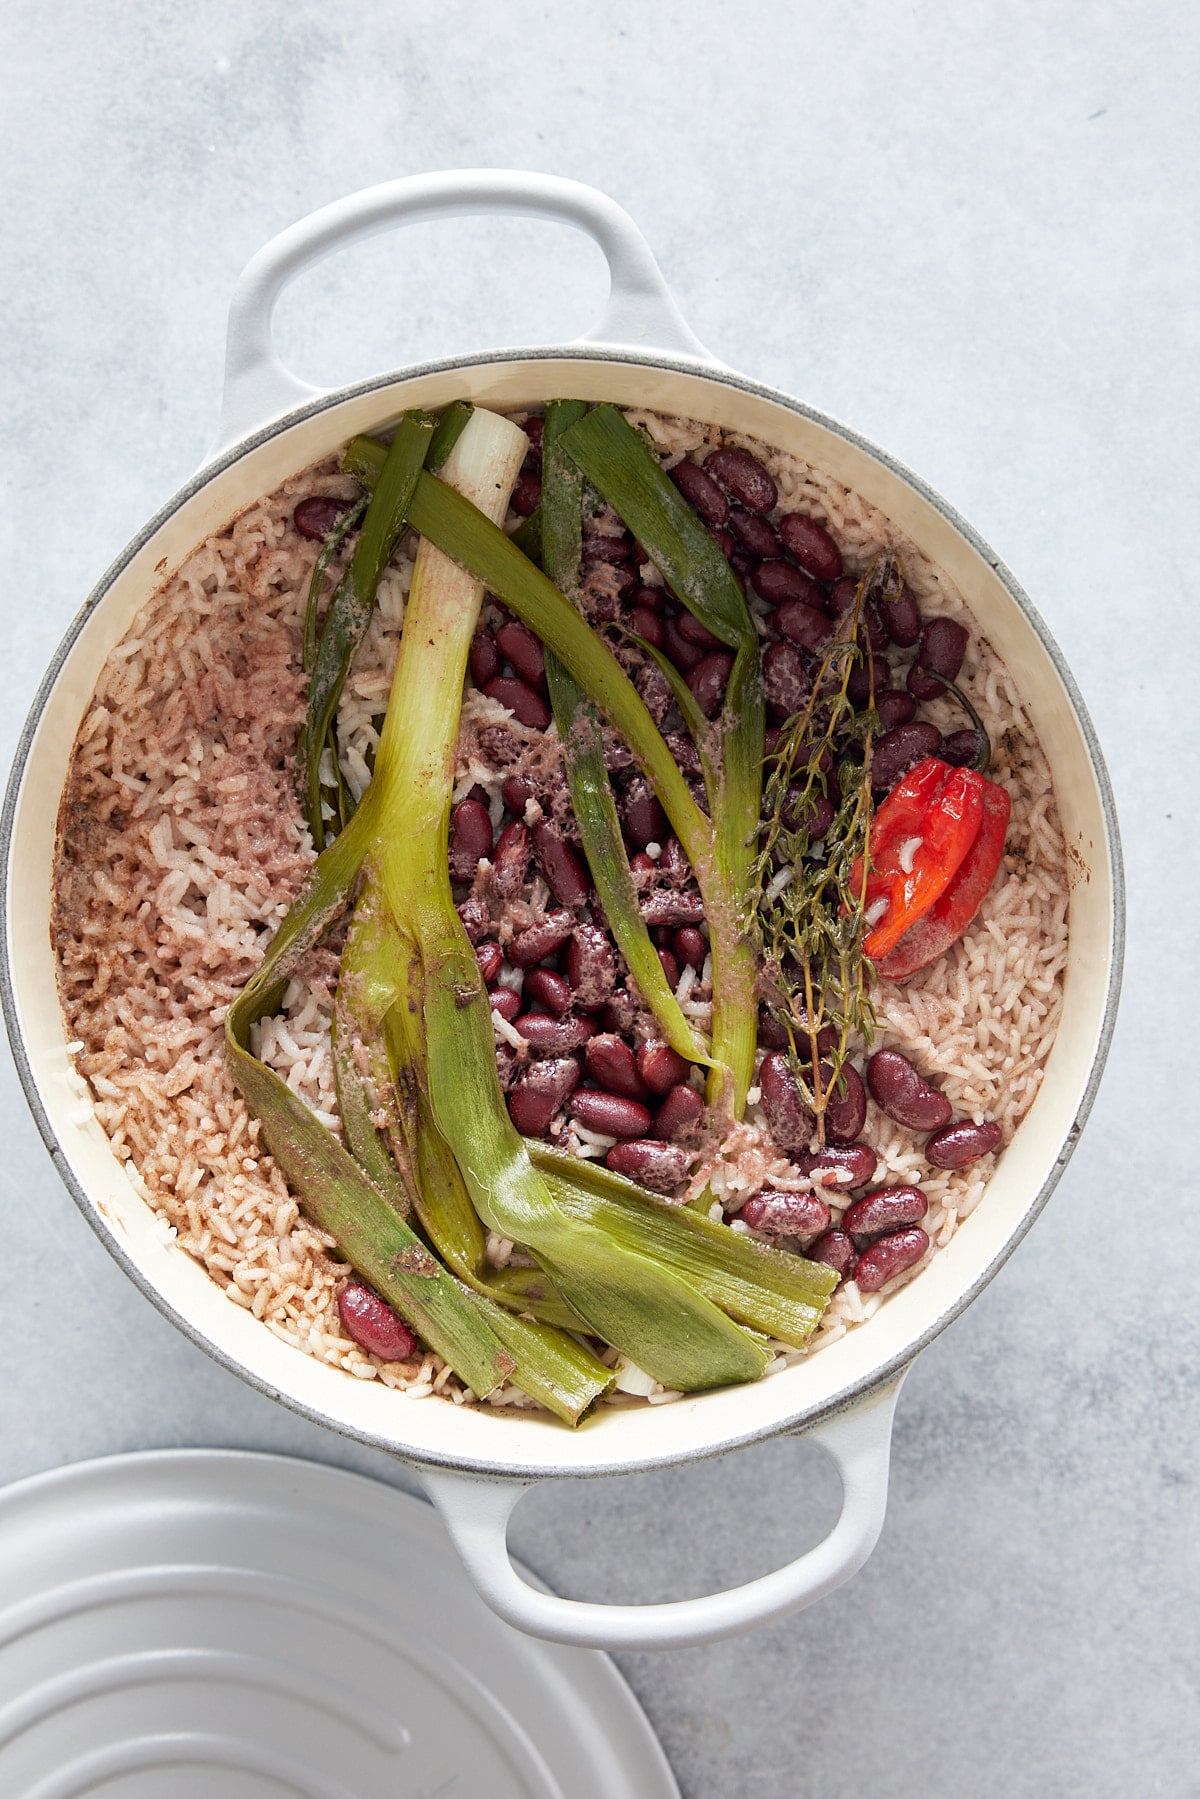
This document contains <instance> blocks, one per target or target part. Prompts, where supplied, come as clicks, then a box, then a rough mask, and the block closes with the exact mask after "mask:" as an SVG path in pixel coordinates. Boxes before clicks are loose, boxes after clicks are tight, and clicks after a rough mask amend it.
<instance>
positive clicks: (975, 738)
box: [938, 725, 981, 768]
mask: <svg viewBox="0 0 1200 1799" xmlns="http://www.w3.org/2000/svg"><path fill="white" fill-rule="evenodd" d="M980 748H981V745H980V741H979V732H978V731H977V730H976V729H975V727H974V725H968V727H967V728H966V730H964V731H951V733H950V735H949V736H948V737H943V738H942V747H941V749H940V750H939V751H938V755H939V756H940V757H941V758H942V761H943V762H949V763H950V765H951V766H952V767H953V768H969V767H970V766H971V764H972V763H974V762H977V761H978V760H979V751H980Z"/></svg>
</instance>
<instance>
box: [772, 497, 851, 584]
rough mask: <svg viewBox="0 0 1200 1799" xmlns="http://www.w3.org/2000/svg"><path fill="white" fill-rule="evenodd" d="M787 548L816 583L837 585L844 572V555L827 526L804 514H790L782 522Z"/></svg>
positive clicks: (782, 534) (782, 533)
mask: <svg viewBox="0 0 1200 1799" xmlns="http://www.w3.org/2000/svg"><path fill="white" fill-rule="evenodd" d="M779 535H780V537H782V539H783V542H784V546H785V548H786V549H787V550H788V551H789V552H790V554H791V555H793V556H794V557H795V558H796V561H797V562H798V563H799V564H800V566H801V568H803V569H807V571H808V573H809V574H810V575H811V576H812V577H813V579H814V580H815V581H836V580H837V578H838V576H839V575H840V574H841V572H842V552H841V551H840V550H839V549H838V547H837V545H836V543H834V541H833V538H832V537H831V536H830V535H829V533H828V531H827V530H826V529H825V527H824V525H819V524H818V523H817V521H816V519H815V518H805V516H804V514H803V513H802V512H787V513H785V514H784V516H783V517H782V518H781V519H780V521H779Z"/></svg>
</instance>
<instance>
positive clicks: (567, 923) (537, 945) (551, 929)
mask: <svg viewBox="0 0 1200 1799" xmlns="http://www.w3.org/2000/svg"><path fill="white" fill-rule="evenodd" d="M574 928H575V920H574V918H573V917H572V915H571V913H570V912H567V911H565V910H564V911H561V912H547V914H546V916H545V917H544V918H539V919H538V921H537V923H536V924H531V925H526V927H525V929H524V930H523V931H518V932H517V935H516V936H515V937H514V938H513V940H512V942H511V943H510V944H509V946H508V959H509V961H510V962H511V963H512V965H513V967H514V968H532V967H533V966H534V964H535V963H536V962H544V961H545V960H546V958H547V956H553V955H556V954H557V953H558V951H559V950H560V949H561V948H562V947H563V944H564V943H568V942H569V941H570V937H571V932H572V931H573V930H574Z"/></svg>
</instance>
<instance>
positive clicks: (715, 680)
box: [687, 650, 733, 718]
mask: <svg viewBox="0 0 1200 1799" xmlns="http://www.w3.org/2000/svg"><path fill="white" fill-rule="evenodd" d="M732 672H733V657H732V656H731V655H730V654H729V651H728V650H714V651H713V652H712V654H711V655H708V656H705V658H704V659H703V661H702V662H698V663H697V664H696V666H695V668H693V669H691V670H689V672H688V677H687V684H688V686H689V687H690V688H691V690H692V693H693V695H694V697H695V701H696V704H697V705H698V706H699V708H700V710H701V712H703V714H704V716H705V718H715V717H716V716H717V714H718V712H720V710H721V707H722V705H723V704H724V702H725V689H726V687H728V685H729V677H730V675H731V673H732Z"/></svg>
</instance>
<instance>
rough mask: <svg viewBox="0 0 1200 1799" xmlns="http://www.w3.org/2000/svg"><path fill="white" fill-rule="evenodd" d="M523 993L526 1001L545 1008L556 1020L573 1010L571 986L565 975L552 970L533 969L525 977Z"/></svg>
mask: <svg viewBox="0 0 1200 1799" xmlns="http://www.w3.org/2000/svg"><path fill="white" fill-rule="evenodd" d="M521 993H522V995H523V997H524V998H525V999H526V1000H532V1001H533V1002H534V1004H535V1005H539V1006H544V1007H545V1009H546V1011H547V1012H552V1013H553V1015H554V1016H555V1018H562V1017H563V1015H564V1014H565V1013H567V1012H569V1011H570V1010H571V985H570V982H569V981H568V980H567V979H566V977H565V976H564V975H561V974H555V972H554V970H553V969H552V968H531V969H530V970H529V973H528V974H527V975H526V976H525V981H524V984H523V986H522V988H521Z"/></svg>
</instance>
